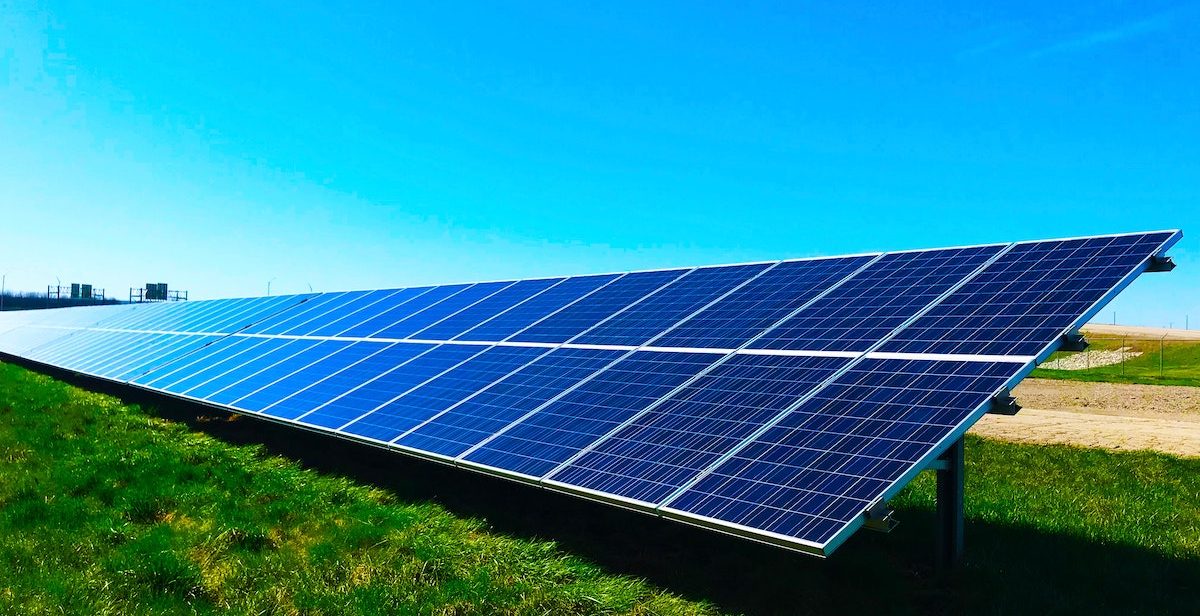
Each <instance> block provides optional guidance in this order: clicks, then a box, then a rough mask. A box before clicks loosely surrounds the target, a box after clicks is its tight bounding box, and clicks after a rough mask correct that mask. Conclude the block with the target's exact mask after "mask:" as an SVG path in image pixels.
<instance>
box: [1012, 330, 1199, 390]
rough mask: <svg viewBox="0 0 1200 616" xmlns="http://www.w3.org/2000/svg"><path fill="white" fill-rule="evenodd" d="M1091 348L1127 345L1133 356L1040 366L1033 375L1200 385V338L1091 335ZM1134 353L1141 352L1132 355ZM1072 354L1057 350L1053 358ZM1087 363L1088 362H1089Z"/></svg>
mask: <svg viewBox="0 0 1200 616" xmlns="http://www.w3.org/2000/svg"><path fill="white" fill-rule="evenodd" d="M1088 340H1089V343H1090V345H1089V347H1088V350H1089V351H1116V350H1118V349H1121V348H1125V349H1126V352H1127V353H1128V354H1129V356H1130V357H1129V358H1128V359H1126V360H1125V361H1124V362H1120V363H1116V364H1111V365H1107V366H1091V367H1085V369H1083V370H1047V369H1044V368H1038V369H1037V370H1034V371H1033V374H1032V375H1031V376H1033V377H1035V378H1040V379H1059V380H1070V381H1088V382H1111V383H1141V384H1146V385H1187V386H1192V387H1200V342H1198V341H1195V340H1186V341H1185V340H1167V341H1164V342H1163V343H1161V344H1160V342H1159V341H1158V340H1145V339H1132V338H1129V339H1119V338H1089V339H1088ZM1133 353H1141V354H1140V355H1138V356H1137V357H1132V355H1133ZM1069 355H1072V354H1071V353H1055V354H1054V355H1053V356H1051V358H1050V359H1051V360H1054V359H1058V358H1060V357H1065V356H1069ZM1085 366H1086V362H1085Z"/></svg>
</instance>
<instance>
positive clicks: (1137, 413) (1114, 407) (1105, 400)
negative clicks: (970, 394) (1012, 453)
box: [971, 379, 1200, 456]
mask: <svg viewBox="0 0 1200 616" xmlns="http://www.w3.org/2000/svg"><path fill="white" fill-rule="evenodd" d="M1013 394H1014V396H1015V397H1016V398H1017V401H1018V402H1019V403H1020V404H1021V405H1022V406H1023V407H1024V408H1023V409H1022V410H1021V412H1020V413H1018V414H1016V415H1015V416H1012V417H1006V416H1002V415H987V416H985V417H984V418H983V419H981V420H980V421H979V423H977V424H975V427H973V428H972V429H971V431H972V432H973V433H975V434H978V435H980V436H986V437H990V438H997V439H1002V440H1008V441H1016V442H1023V443H1060V444H1067V445H1079V446H1082V447H1103V448H1107V449H1115V450H1133V449H1153V450H1156V451H1162V452H1164V453H1171V454H1175V455H1181V456H1200V387H1167V386H1160V385H1126V384H1120V383H1082V382H1075V381H1051V380H1042V379H1028V380H1026V381H1024V382H1022V383H1021V384H1020V385H1019V386H1018V387H1017V389H1016V391H1014V392H1013Z"/></svg>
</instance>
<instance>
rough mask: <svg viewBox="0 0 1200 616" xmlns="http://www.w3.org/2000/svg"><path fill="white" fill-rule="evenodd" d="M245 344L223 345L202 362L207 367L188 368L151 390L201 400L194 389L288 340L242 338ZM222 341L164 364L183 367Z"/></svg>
mask: <svg viewBox="0 0 1200 616" xmlns="http://www.w3.org/2000/svg"><path fill="white" fill-rule="evenodd" d="M242 340H245V341H246V342H245V343H242V344H236V343H235V344H230V345H228V346H225V347H224V348H223V349H222V350H221V351H219V352H217V353H214V356H213V357H212V358H211V360H210V361H207V362H205V363H206V364H207V365H206V366H205V367H203V368H201V369H189V370H188V374H186V375H184V378H180V376H179V374H178V373H177V374H175V375H172V376H170V377H166V378H163V379H161V380H160V381H158V382H157V383H154V384H152V386H153V387H157V388H159V389H164V390H166V391H169V392H171V393H177V394H187V395H189V396H195V397H201V396H200V395H199V392H197V391H195V390H194V388H198V387H200V386H202V385H206V384H208V383H209V382H210V381H211V380H213V379H216V378H218V377H221V376H223V375H226V374H228V373H229V372H230V371H232V370H235V369H237V368H239V367H240V366H242V365H243V364H245V363H246V362H248V361H251V360H253V359H254V358H255V357H258V356H260V355H262V354H263V353H268V352H270V351H271V350H273V349H278V348H280V347H282V346H286V345H287V344H288V343H290V342H294V341H292V340H280V339H277V338H243V339H242ZM223 342H224V341H223V340H222V341H218V342H215V343H213V344H210V345H209V346H207V347H205V348H203V349H200V350H199V351H197V352H195V353H192V354H191V355H188V356H187V357H185V358H184V359H183V360H181V361H179V362H175V364H168V366H167V368H168V369H169V368H170V366H171V365H177V364H183V363H186V362H190V361H193V358H194V357H195V356H196V355H206V354H208V353H209V352H210V351H209V350H210V349H212V348H213V347H215V346H218V345H221V344H222V343H223Z"/></svg>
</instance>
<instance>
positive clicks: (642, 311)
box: [571, 263, 770, 346]
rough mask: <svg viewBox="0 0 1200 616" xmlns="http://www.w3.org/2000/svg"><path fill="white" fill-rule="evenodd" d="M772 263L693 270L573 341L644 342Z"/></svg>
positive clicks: (581, 342) (631, 344)
mask: <svg viewBox="0 0 1200 616" xmlns="http://www.w3.org/2000/svg"><path fill="white" fill-rule="evenodd" d="M769 265H770V264H766V263H760V264H754V265H731V266H727V267H703V268H700V269H696V270H693V271H691V272H689V273H688V274H687V275H685V276H684V277H682V278H680V279H678V280H676V281H675V282H672V283H671V284H669V285H667V286H666V287H664V288H663V289H662V290H660V291H659V292H657V293H655V294H654V295H651V296H650V297H648V298H647V299H646V300H645V301H643V302H640V303H638V304H637V305H635V306H633V307H631V308H629V309H628V310H626V311H624V312H622V313H620V314H618V315H617V316H615V317H613V318H612V319H609V320H608V321H605V322H604V323H603V324H601V325H599V326H597V327H595V328H592V329H591V330H588V331H587V332H585V333H584V334H583V335H581V336H579V337H578V338H576V339H574V340H572V341H571V342H574V343H578V344H622V345H629V346H639V345H642V344H645V343H647V342H649V341H650V339H652V338H654V337H655V336H657V335H658V334H661V333H662V332H664V331H666V330H667V329H669V328H670V327H671V326H673V325H675V324H676V323H678V322H679V321H680V320H682V319H684V318H686V317H688V316H690V315H691V314H692V313H694V312H696V311H697V310H699V309H700V308H703V307H704V306H705V305H706V304H708V303H709V302H711V301H713V300H714V299H717V298H718V297H720V296H721V295H723V294H725V293H726V292H728V291H729V290H731V289H733V288H735V287H737V286H738V285H740V284H742V283H744V282H746V281H747V280H749V279H750V278H752V277H754V276H755V275H756V274H758V273H759V272H761V271H763V270H764V269H766V268H767V267H769Z"/></svg>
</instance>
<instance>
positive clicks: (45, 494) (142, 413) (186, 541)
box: [0, 364, 1200, 614]
mask: <svg viewBox="0 0 1200 616" xmlns="http://www.w3.org/2000/svg"><path fill="white" fill-rule="evenodd" d="M157 412H163V411H161V410H159V411H153V412H152V411H150V410H144V409H142V408H139V407H137V406H132V405H128V404H123V403H121V402H120V401H118V400H117V399H115V398H112V397H109V396H105V395H101V394H96V393H89V392H86V391H84V390H81V389H77V388H75V387H71V386H69V385H66V384H64V383H61V382H59V381H55V380H53V379H51V378H49V377H46V376H42V375H38V374H35V373H32V372H29V371H27V370H25V369H22V368H19V367H17V366H14V365H11V364H0V613H2V614H10V613H12V614H17V613H20V614H39V613H55V614H58V613H70V614H157V613H214V612H230V613H244V614H250V613H254V614H301V613H303V614H310V613H311V614H338V613H363V614H374V613H379V614H384V613H400V614H710V613H711V614H715V613H718V612H746V613H764V614H765V613H780V614H783V613H844V612H856V613H929V612H934V613H963V612H969V613H1013V612H1020V611H1028V612H1039V613H1046V612H1058V613H1076V612H1082V611H1089V612H1092V613H1132V612H1136V613H1197V612H1200V599H1198V598H1197V594H1196V593H1195V589H1194V584H1195V581H1196V580H1197V579H1200V460H1197V459H1180V458H1174V457H1171V456H1165V455H1157V454H1152V453H1122V454H1116V453H1106V452H1102V451H1097V450H1081V449H1074V448H1069V447H1037V446H1027V445H1012V444H1003V443H997V442H989V441H985V440H981V439H970V440H969V442H968V446H967V454H968V461H967V462H968V475H967V477H968V481H967V499H968V500H967V503H966V507H967V515H968V525H967V542H968V559H967V562H966V563H965V564H964V566H963V568H962V569H961V570H960V571H958V572H956V573H954V574H952V575H949V576H938V575H935V574H934V573H933V572H932V570H931V568H930V565H929V558H928V557H929V552H930V550H931V539H932V532H933V529H932V525H933V522H932V510H933V504H934V501H933V482H932V477H930V476H928V474H926V475H925V476H922V477H921V478H919V479H918V480H917V481H916V482H915V483H914V484H913V485H912V486H911V487H910V488H909V489H907V490H906V491H905V492H903V493H902V495H901V496H900V497H899V498H898V499H897V501H896V502H895V503H894V504H895V505H896V506H897V509H898V516H899V518H900V519H901V521H902V524H901V526H900V527H899V528H898V529H897V530H896V531H893V532H892V533H891V534H890V535H878V534H874V533H867V532H863V533H859V536H856V537H855V538H853V539H852V540H851V541H850V542H848V543H847V544H846V545H845V546H844V547H843V548H842V550H841V551H839V553H838V554H837V555H835V557H834V558H832V559H830V560H827V561H820V560H817V559H813V558H809V557H804V556H800V555H794V554H790V553H787V552H784V551H782V550H778V549H773V548H768V547H765V546H758V545H755V544H751V543H749V542H746V541H741V540H737V539H733V538H727V537H723V536H719V535H716V534H714V533H711V532H706V531H702V530H698V529H692V528H690V527H686V526H683V525H679V524H674V523H670V522H665V521H662V520H658V519H655V518H652V517H650V516H644V515H639V514H634V513H629V512H622V511H620V510H617V509H615V508H612V507H604V506H599V505H594V504H592V503H587V502H583V501H578V500H576V499H570V498H568V497H563V496H556V495H548V496H545V497H544V500H539V499H538V497H536V496H531V495H534V494H548V493H546V492H544V491H539V490H533V489H530V488H524V487H521V486H517V485H515V484H510V483H507V482H501V481H499V480H494V479H488V478H482V479H479V481H481V482H484V483H479V484H468V487H466V488H463V487H447V484H448V483H451V482H452V480H451V479H450V478H456V477H462V476H470V477H476V476H475V475H473V474H470V473H464V472H462V471H457V470H454V469H445V468H444V467H440V466H437V467H433V466H432V465H428V464H425V463H419V462H411V461H407V460H405V459H404V458H402V457H400V456H397V455H395V454H390V453H386V452H375V451H374V450H370V449H368V448H364V447H360V446H356V445H353V444H337V443H335V444H333V445H332V446H330V447H329V448H326V449H321V448H320V447H319V446H318V445H319V444H322V443H325V442H328V441H331V440H333V439H328V438H326V437H320V436H315V435H307V434H304V433H300V432H296V431H294V430H288V429H286V428H282V427H276V426H268V425H266V424H263V423H261V422H252V421H247V420H242V421H228V420H225V419H223V418H218V417H210V418H209V419H210V420H212V421H209V422H206V423H202V424H200V425H199V427H200V428H201V429H200V430H195V429H193V427H195V425H193V426H189V425H188V424H184V423H179V422H175V421H167V420H164V419H161V418H159V417H158V416H157V415H156V413H157ZM193 412H195V411H193ZM216 419H221V420H220V421H217V420H216ZM231 434H237V435H240V437H239V438H241V440H243V441H256V440H264V441H271V440H273V439H277V440H280V441H281V442H284V443H287V444H290V445H291V446H293V447H294V449H293V450H292V451H286V452H285V453H287V454H288V456H289V457H293V455H294V456H295V457H298V458H301V461H300V462H298V461H296V460H292V459H289V458H288V457H282V456H279V455H272V454H271V453H270V452H269V451H267V450H266V449H265V448H264V447H263V446H250V445H239V444H237V443H236V442H231V441H237V440H238V438H234V437H231V436H230V435H231ZM272 435H274V436H272ZM280 435H282V436H280ZM318 449H321V450H320V451H317V450H318ZM361 451H365V452H367V453H362V454H360V453H359V452H361ZM360 455H361V456H362V460H364V462H363V463H362V465H361V466H362V468H365V469H374V473H375V475H377V476H379V477H384V478H386V480H385V481H384V484H385V485H384V487H379V485H380V484H379V483H377V482H375V481H373V480H368V479H366V478H364V477H362V476H360V475H366V474H370V473H367V472H365V471H364V472H359V471H355V470H353V469H354V468H357V467H354V466H353V465H351V466H347V464H348V462H347V460H348V459H350V458H355V457H357V456H360ZM305 456H310V457H312V458H320V459H328V460H331V462H329V464H330V465H332V466H334V467H335V468H338V469H347V468H349V469H351V470H350V471H347V472H348V474H350V475H353V476H355V477H356V480H351V479H348V478H341V477H338V476H336V475H334V474H332V473H330V472H327V471H325V472H322V471H320V470H314V469H313V468H305V467H304V465H308V466H317V467H318V468H319V467H320V466H321V464H319V463H312V462H311V461H310V460H304V459H303V458H304V457H305ZM302 462H303V464H302ZM422 484H430V485H433V486H436V487H433V488H427V487H421V485H422ZM423 490H433V491H440V494H439V496H438V499H437V500H438V501H439V503H442V504H434V503H432V502H430V498H431V496H429V495H427V494H424V492H423ZM493 490H494V491H495V492H494V493H493V492H490V491H493ZM473 499H474V501H477V502H484V503H490V506H491V507H492V509H491V510H485V513H484V514H483V515H484V517H486V518H487V520H488V522H487V523H485V522H483V521H480V519H479V518H474V517H471V516H473V515H475V514H476V513H477V512H478V509H473V508H472V507H470V506H466V505H464V503H469V502H472V500H473ZM464 512H465V513H464ZM530 529H532V530H530ZM542 534H544V536H550V537H554V538H556V539H558V540H559V541H560V543H558V544H556V543H551V542H549V541H545V540H539V539H537V537H538V536H539V535H542ZM581 555H582V556H581ZM592 563H599V564H592ZM639 578H649V579H650V580H651V581H650V582H647V581H642V580H641V579H639ZM664 588H665V589H669V590H664Z"/></svg>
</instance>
